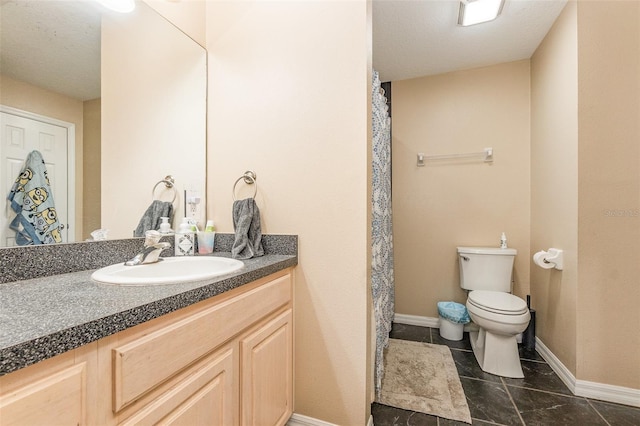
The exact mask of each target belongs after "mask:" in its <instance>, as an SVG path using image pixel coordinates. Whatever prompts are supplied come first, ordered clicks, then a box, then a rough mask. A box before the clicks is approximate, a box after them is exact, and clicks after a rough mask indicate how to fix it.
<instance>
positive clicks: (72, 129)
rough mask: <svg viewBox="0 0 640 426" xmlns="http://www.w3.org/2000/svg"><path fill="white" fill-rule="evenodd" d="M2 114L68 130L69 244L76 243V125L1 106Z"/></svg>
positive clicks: (67, 225) (67, 224)
mask: <svg viewBox="0 0 640 426" xmlns="http://www.w3.org/2000/svg"><path fill="white" fill-rule="evenodd" d="M0 112H4V113H7V114H12V115H17V116H19V117H23V118H28V119H30V120H35V121H41V122H43V123H46V124H51V125H54V126H59V127H64V128H65V129H67V221H66V222H67V223H66V224H65V226H66V227H67V241H66V242H67V243H75V242H76V125H75V124H74V123H69V122H68V121H62V120H58V119H57V118H52V117H47V116H45V115H40V114H36V113H34V112H29V111H24V110H21V109H18V108H13V107H10V106H6V105H0Z"/></svg>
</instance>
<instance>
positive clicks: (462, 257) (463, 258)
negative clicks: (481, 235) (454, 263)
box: [460, 255, 470, 262]
mask: <svg viewBox="0 0 640 426" xmlns="http://www.w3.org/2000/svg"><path fill="white" fill-rule="evenodd" d="M460 258H461V259H462V260H464V261H465V262H468V261H469V260H470V259H469V258H468V257H467V256H462V255H460Z"/></svg>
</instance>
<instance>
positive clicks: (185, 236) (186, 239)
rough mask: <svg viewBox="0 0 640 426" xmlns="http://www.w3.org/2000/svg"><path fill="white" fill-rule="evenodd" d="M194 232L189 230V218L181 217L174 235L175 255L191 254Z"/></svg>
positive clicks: (193, 244) (192, 251)
mask: <svg viewBox="0 0 640 426" xmlns="http://www.w3.org/2000/svg"><path fill="white" fill-rule="evenodd" d="M194 246H195V233H194V232H193V231H192V230H191V225H190V224H189V220H188V219H187V218H186V217H185V218H184V219H182V222H181V223H180V226H179V227H178V230H177V231H176V235H175V248H176V256H193V253H194Z"/></svg>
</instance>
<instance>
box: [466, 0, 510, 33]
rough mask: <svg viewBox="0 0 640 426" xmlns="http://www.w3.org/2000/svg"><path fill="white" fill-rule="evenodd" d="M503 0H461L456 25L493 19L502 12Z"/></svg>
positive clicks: (479, 22)
mask: <svg viewBox="0 0 640 426" xmlns="http://www.w3.org/2000/svg"><path fill="white" fill-rule="evenodd" d="M502 6H504V0H461V1H460V12H459V13H458V25H462V26H463V27H468V26H469V25H475V24H481V23H483V22H489V21H493V20H494V19H496V18H497V17H498V15H500V12H502Z"/></svg>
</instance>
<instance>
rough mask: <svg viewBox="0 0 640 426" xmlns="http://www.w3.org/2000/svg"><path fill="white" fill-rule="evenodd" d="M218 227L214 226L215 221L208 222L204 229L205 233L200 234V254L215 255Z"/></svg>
mask: <svg viewBox="0 0 640 426" xmlns="http://www.w3.org/2000/svg"><path fill="white" fill-rule="evenodd" d="M215 231H216V227H215V225H214V224H213V220H207V224H206V225H205V227H204V231H203V232H198V253H199V254H210V253H213V244H214V241H215V237H216V232H215Z"/></svg>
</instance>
